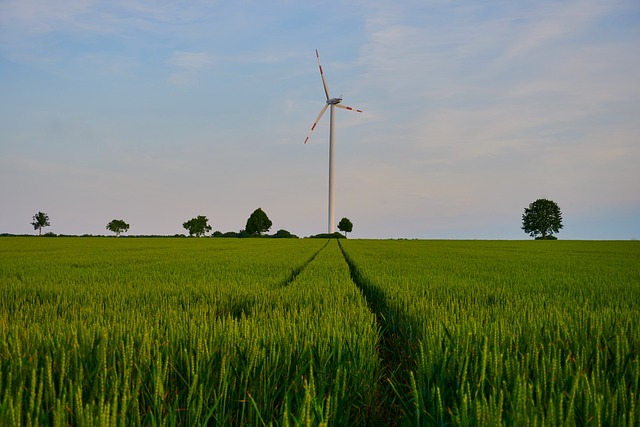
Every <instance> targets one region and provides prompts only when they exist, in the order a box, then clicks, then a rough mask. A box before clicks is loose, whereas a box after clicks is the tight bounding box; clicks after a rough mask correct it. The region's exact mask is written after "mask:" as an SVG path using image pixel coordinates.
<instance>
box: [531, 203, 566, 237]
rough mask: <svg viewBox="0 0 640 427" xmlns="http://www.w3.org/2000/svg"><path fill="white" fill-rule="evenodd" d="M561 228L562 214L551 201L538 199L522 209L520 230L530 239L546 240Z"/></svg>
mask: <svg viewBox="0 0 640 427" xmlns="http://www.w3.org/2000/svg"><path fill="white" fill-rule="evenodd" d="M561 228H562V212H560V208H559V207H558V204H557V203H556V202H554V201H552V200H547V199H538V200H536V201H535V202H533V203H530V204H529V207H528V208H524V214H522V229H523V230H524V232H525V233H529V235H530V236H531V237H535V238H538V236H540V237H539V238H541V239H547V238H548V237H549V236H553V233H558V232H559V231H560V229H561Z"/></svg>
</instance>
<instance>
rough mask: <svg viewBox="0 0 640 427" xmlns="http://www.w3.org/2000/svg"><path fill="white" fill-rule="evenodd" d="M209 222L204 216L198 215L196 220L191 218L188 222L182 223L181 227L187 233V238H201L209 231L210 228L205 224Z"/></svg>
mask: <svg viewBox="0 0 640 427" xmlns="http://www.w3.org/2000/svg"><path fill="white" fill-rule="evenodd" d="M208 222H209V220H208V219H207V217H206V216H202V215H198V216H197V217H196V218H191V219H190V220H189V221H187V222H184V223H183V224H182V226H183V227H184V228H185V229H186V230H187V231H188V232H189V236H196V237H202V236H204V235H205V234H206V233H208V232H209V231H211V226H210V225H209V224H207V223H208Z"/></svg>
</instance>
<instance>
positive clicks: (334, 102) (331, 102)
mask: <svg viewBox="0 0 640 427" xmlns="http://www.w3.org/2000/svg"><path fill="white" fill-rule="evenodd" d="M316 58H318V68H320V77H322V85H323V86H324V94H325V95H326V96H327V103H326V104H325V105H324V107H322V110H320V114H318V118H316V121H315V122H313V126H311V130H310V131H309V134H308V135H307V138H306V139H305V140H304V143H305V144H306V143H307V141H308V140H309V137H310V136H311V132H313V130H314V129H315V128H316V125H317V124H318V122H319V121H320V118H321V117H322V115H323V114H324V112H325V111H327V107H328V106H331V114H330V116H329V231H328V233H329V234H331V233H333V232H334V231H335V214H334V208H333V202H334V197H333V185H334V179H333V159H334V149H333V141H334V139H335V138H334V132H333V110H334V108H333V107H338V108H344V109H345V110H351V111H355V112H358V113H362V110H356V109H355V108H351V107H347V106H346V105H342V104H340V103H341V102H342V98H331V97H330V96H329V88H328V87H327V82H326V80H325V79H324V73H323V72H322V65H320V55H319V54H318V49H316Z"/></svg>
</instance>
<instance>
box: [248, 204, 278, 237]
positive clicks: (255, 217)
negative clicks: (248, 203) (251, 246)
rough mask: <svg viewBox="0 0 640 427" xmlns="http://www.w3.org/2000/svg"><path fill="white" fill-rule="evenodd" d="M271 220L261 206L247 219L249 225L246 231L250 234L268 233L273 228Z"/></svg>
mask: <svg viewBox="0 0 640 427" xmlns="http://www.w3.org/2000/svg"><path fill="white" fill-rule="evenodd" d="M271 224H272V222H271V220H270V219H269V217H268V216H267V214H266V213H264V211H263V210H262V209H261V208H258V209H256V210H255V211H253V213H252V214H251V216H250V217H249V219H248V220H247V225H246V226H245V228H244V229H245V231H246V232H247V234H249V235H250V236H255V235H258V236H259V235H260V234H262V233H266V232H267V231H269V229H270V228H271Z"/></svg>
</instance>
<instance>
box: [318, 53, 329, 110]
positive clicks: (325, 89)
mask: <svg viewBox="0 0 640 427" xmlns="http://www.w3.org/2000/svg"><path fill="white" fill-rule="evenodd" d="M316 58H318V68H320V76H321V77H322V85H323V86H324V94H325V95H327V101H328V100H329V87H327V81H326V80H325V79H324V73H323V72H322V65H320V55H319V54H318V49H316Z"/></svg>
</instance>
